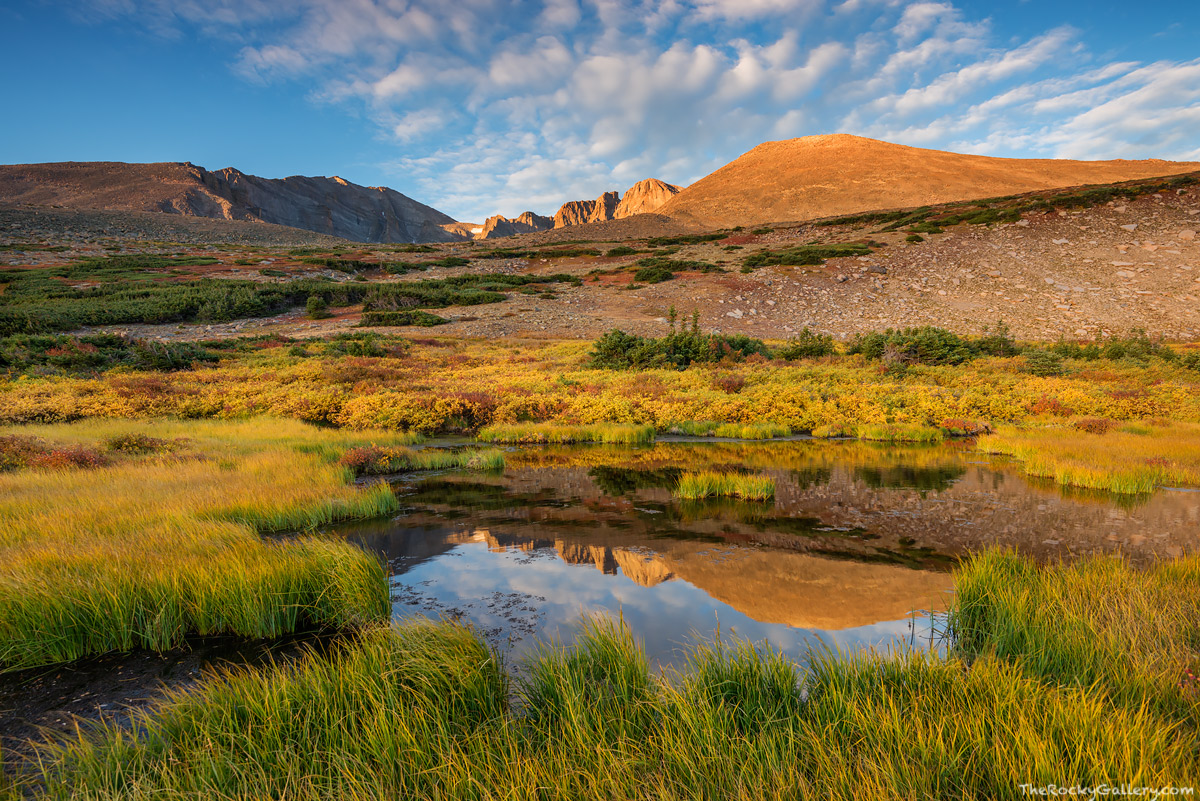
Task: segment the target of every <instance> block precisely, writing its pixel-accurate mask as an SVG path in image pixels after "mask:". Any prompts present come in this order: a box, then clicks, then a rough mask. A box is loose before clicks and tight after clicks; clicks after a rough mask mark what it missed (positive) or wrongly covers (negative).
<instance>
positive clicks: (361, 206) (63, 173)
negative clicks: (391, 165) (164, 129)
mask: <svg viewBox="0 0 1200 801" xmlns="http://www.w3.org/2000/svg"><path fill="white" fill-rule="evenodd" d="M0 200H2V201H5V202H9V203H26V204H35V205H55V206H65V207H68V208H83V209H112V210H119V211H153V212H161V213H166V214H182V215H189V216H195V217H210V218H217V219H226V220H247V221H256V222H267V223H274V224H276V225H287V226H290V227H292V228H301V229H304V230H306V231H316V232H317V233H322V234H329V235H331V236H338V237H342V238H345V239H352V240H355V241H358V242H453V241H459V240H461V239H463V238H464V237H463V236H461V235H459V234H457V233H454V232H452V231H447V230H446V229H445V228H443V227H442V226H444V225H447V224H450V223H453V222H454V219H453V218H451V217H450V216H448V215H446V214H443V213H442V212H440V211H438V210H437V209H434V208H431V207H430V206H426V205H425V204H423V203H418V202H417V201H415V200H413V199H412V198H410V197H408V196H406V195H403V194H401V193H399V192H397V191H395V190H392V189H388V188H386V187H382V186H372V187H368V186H359V185H358V184H354V183H351V182H349V181H346V180H344V179H342V178H338V177H336V176H334V177H332V178H325V177H316V178H310V177H306V176H292V177H290V178H260V177H258V176H256V175H248V174H246V173H244V172H242V171H240V170H237V169H234V168H232V167H230V168H226V169H223V170H216V171H209V170H206V169H204V168H203V167H199V166H197V165H195V164H192V163H191V162H163V163H158V164H126V163H123V162H109V161H100V162H59V163H52V164H15V165H8V166H0Z"/></svg>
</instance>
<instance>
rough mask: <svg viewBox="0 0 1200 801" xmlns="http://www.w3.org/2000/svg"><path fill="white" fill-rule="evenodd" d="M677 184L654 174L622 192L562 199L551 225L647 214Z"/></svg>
mask: <svg viewBox="0 0 1200 801" xmlns="http://www.w3.org/2000/svg"><path fill="white" fill-rule="evenodd" d="M679 191H680V190H679V187H678V186H675V185H674V184H668V183H666V182H665V181H660V180H658V179H657V178H647V179H646V180H644V181H638V182H637V183H636V184H634V185H633V186H631V187H629V189H627V190H626V191H625V194H624V196H622V195H619V194H618V193H616V192H605V193H604V194H603V195H601V196H600V197H598V198H596V199H595V200H572V201H569V202H567V203H564V204H563V205H562V206H561V207H560V208H559V210H558V212H557V213H556V214H555V215H554V227H555V228H562V227H563V226H566V225H583V224H585V223H596V222H607V221H609V220H619V219H621V218H623V217H632V216H633V215H635V214H649V213H650V212H653V211H657V210H658V207H659V206H661V205H662V204H663V203H666V202H667V201H668V200H669V199H670V198H672V197H673V196H674V195H675V194H676V193H677V192H679Z"/></svg>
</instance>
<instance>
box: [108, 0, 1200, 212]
mask: <svg viewBox="0 0 1200 801" xmlns="http://www.w3.org/2000/svg"><path fill="white" fill-rule="evenodd" d="M88 8H90V9H91V10H90V11H89V12H88V13H89V14H92V15H102V16H104V17H105V18H107V19H112V18H118V17H124V18H133V19H137V20H139V21H141V22H142V23H143V24H145V25H147V26H148V27H150V28H151V29H153V30H155V31H159V32H162V33H164V35H171V34H178V33H179V32H180V31H186V32H188V33H191V32H193V31H198V32H199V33H200V34H201V35H206V36H212V37H217V38H219V39H220V40H222V41H226V42H228V43H230V48H231V54H232V55H233V56H234V58H233V62H234V70H235V72H236V74H237V75H239V76H241V77H242V78H244V79H247V80H252V81H256V82H259V83H263V84H266V85H268V86H271V85H277V84H287V83H292V84H301V85H305V86H308V87H309V88H310V92H309V94H310V96H311V97H312V98H314V101H315V102H318V103H325V104H331V105H333V106H334V107H344V108H345V109H346V110H347V112H348V113H351V114H357V115H360V116H362V117H364V118H365V119H366V120H367V121H368V123H367V124H371V125H374V126H375V131H376V132H377V134H378V135H380V136H382V137H384V138H386V139H387V140H389V141H392V142H394V143H395V147H396V149H397V154H396V157H395V158H394V159H392V160H390V161H388V162H387V163H386V164H382V165H380V169H381V171H383V172H384V173H385V174H386V175H387V176H389V177H390V178H391V179H393V180H392V181H391V182H392V184H393V185H395V186H396V188H397V189H400V190H401V191H404V192H407V193H409V194H412V195H414V196H416V197H417V198H418V199H420V200H422V201H423V202H427V203H431V204H432V205H435V206H437V207H439V208H442V209H444V210H445V211H447V212H448V213H450V214H452V215H454V216H456V217H458V218H460V219H474V220H482V219H483V218H484V217H486V216H489V215H491V214H494V213H498V212H499V213H505V214H509V215H511V214H515V213H518V212H520V211H524V210H526V209H527V208H528V209H532V210H535V211H539V212H543V213H545V212H549V211H553V209H554V208H555V207H556V206H557V205H558V204H560V203H562V202H563V201H565V200H568V199H574V198H590V197H595V196H597V195H599V194H600V193H601V192H602V191H605V190H608V189H614V188H615V189H624V188H625V187H627V186H628V185H630V184H631V183H633V182H634V181H636V180H638V179H640V178H644V177H651V176H653V177H660V178H663V179H664V180H667V181H671V182H672V183H679V184H686V183H689V182H691V181H693V180H695V179H696V178H699V177H701V176H703V175H704V174H706V173H707V172H709V171H711V170H712V169H714V168H716V167H718V166H720V165H721V164H723V163H725V162H727V161H729V160H730V159H732V158H735V157H736V156H738V155H739V154H741V153H743V152H745V151H746V150H749V149H750V148H752V147H754V146H755V145H757V144H758V143H759V142H761V141H763V140H765V139H771V138H787V137H792V136H801V135H805V134H811V133H828V132H833V131H839V130H841V131H846V132H849V133H857V134H862V135H867V136H874V137H877V138H882V139H890V140H894V141H900V142H904V143H906V144H913V145H920V146H932V147H953V148H958V149H963V150H968V151H971V152H980V153H994V154H997V155H1053V156H1069V157H1077V158H1107V157H1114V156H1125V157H1148V156H1162V157H1175V158H1197V157H1200V134H1198V133H1197V131H1200V62H1195V61H1193V62H1185V63H1174V62H1153V63H1137V62H1134V61H1130V60H1128V59H1125V60H1121V61H1112V60H1105V59H1103V58H1100V57H1098V56H1096V55H1095V54H1094V53H1093V52H1092V50H1091V49H1090V48H1089V44H1088V42H1087V41H1086V40H1085V38H1084V35H1083V34H1082V33H1081V32H1080V31H1076V30H1073V29H1070V28H1055V29H1049V30H1047V29H1044V28H1039V27H1037V21H1036V19H1033V18H1031V19H1030V20H1028V21H1026V25H1027V26H1028V27H1027V28H1026V29H1025V34H1024V35H1023V36H1016V37H1014V36H1012V35H1011V33H1010V32H1006V33H1005V34H1004V35H1001V34H999V33H998V32H997V31H996V30H994V28H993V24H992V23H991V21H989V20H987V19H984V18H979V17H977V16H972V15H971V14H970V13H968V12H967V11H965V10H964V8H963V7H961V6H959V5H957V4H956V3H955V2H952V0H917V1H916V2H906V1H905V0H844V1H843V2H836V0H832V1H831V2H825V0H459V2H456V3H445V2H443V1H442V0H97V2H96V3H92V4H89V6H88Z"/></svg>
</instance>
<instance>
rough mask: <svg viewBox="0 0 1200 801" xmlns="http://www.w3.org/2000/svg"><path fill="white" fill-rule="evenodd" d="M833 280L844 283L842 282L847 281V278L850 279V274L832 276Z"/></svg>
mask: <svg viewBox="0 0 1200 801" xmlns="http://www.w3.org/2000/svg"><path fill="white" fill-rule="evenodd" d="M833 280H835V281H837V282H838V283H839V284H844V283H846V282H847V281H849V280H850V276H848V275H839V276H837V277H836V278H834V279H833Z"/></svg>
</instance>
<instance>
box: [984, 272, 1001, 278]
mask: <svg viewBox="0 0 1200 801" xmlns="http://www.w3.org/2000/svg"><path fill="white" fill-rule="evenodd" d="M987 274H988V277H989V278H999V277H1000V276H1001V273H1000V271H999V270H988V272H987Z"/></svg>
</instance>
